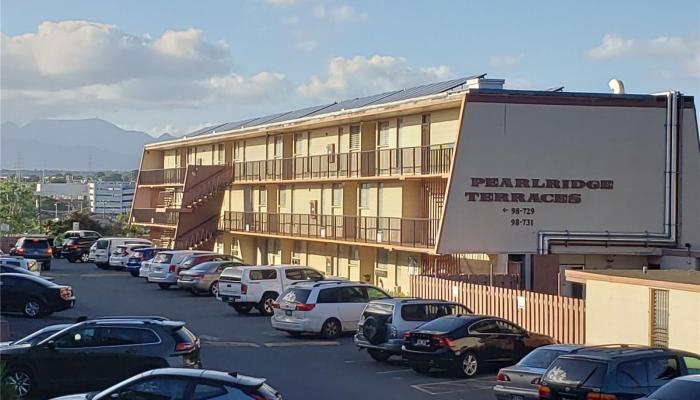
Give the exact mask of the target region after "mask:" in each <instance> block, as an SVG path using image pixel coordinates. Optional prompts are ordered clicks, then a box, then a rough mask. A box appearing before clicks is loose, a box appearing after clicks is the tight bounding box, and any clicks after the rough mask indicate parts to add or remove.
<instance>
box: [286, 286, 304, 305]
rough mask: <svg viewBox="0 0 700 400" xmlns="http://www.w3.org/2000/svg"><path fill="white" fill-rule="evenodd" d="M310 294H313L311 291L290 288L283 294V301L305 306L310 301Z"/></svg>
mask: <svg viewBox="0 0 700 400" xmlns="http://www.w3.org/2000/svg"><path fill="white" fill-rule="evenodd" d="M309 294H311V290H309V289H299V288H289V289H287V291H286V292H284V293H283V294H282V301H286V302H287V303H302V304H303V303H306V300H308V299H309Z"/></svg>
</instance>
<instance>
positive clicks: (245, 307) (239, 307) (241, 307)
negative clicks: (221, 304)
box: [229, 303, 253, 314]
mask: <svg viewBox="0 0 700 400" xmlns="http://www.w3.org/2000/svg"><path fill="white" fill-rule="evenodd" d="M229 305H230V306H231V307H233V309H234V310H236V312H237V313H239V314H248V313H249V312H250V310H252V309H253V306H251V305H250V304H240V303H229Z"/></svg>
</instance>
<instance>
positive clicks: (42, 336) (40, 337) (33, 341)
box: [13, 325, 68, 346]
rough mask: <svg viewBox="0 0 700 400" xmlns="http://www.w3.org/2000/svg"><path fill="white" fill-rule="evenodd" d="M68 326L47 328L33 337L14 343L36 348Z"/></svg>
mask: <svg viewBox="0 0 700 400" xmlns="http://www.w3.org/2000/svg"><path fill="white" fill-rule="evenodd" d="M67 326H68V325H65V326H59V327H51V328H45V329H43V330H40V331H37V332H34V333H32V334H31V335H28V336H25V337H23V338H22V339H20V340H18V341H16V342H14V343H13V344H30V345H32V346H34V345H35V344H37V343H39V342H41V341H42V340H44V339H46V338H47V337H49V336H51V335H53V334H54V333H56V332H58V331H60V330H61V329H63V328H65V327H67Z"/></svg>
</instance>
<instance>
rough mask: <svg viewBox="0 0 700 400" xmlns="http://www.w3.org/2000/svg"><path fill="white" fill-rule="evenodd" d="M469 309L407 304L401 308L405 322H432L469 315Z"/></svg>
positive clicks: (446, 305) (442, 305)
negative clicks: (443, 318) (453, 316)
mask: <svg viewBox="0 0 700 400" xmlns="http://www.w3.org/2000/svg"><path fill="white" fill-rule="evenodd" d="M466 311H467V309H466V308H464V307H462V306H456V305H453V304H407V305H404V306H403V307H402V308H401V318H403V319H404V320H405V321H432V320H434V319H436V318H440V317H444V316H446V315H458V314H467V312H466Z"/></svg>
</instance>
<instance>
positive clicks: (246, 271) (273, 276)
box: [218, 265, 323, 315]
mask: <svg viewBox="0 0 700 400" xmlns="http://www.w3.org/2000/svg"><path fill="white" fill-rule="evenodd" d="M322 279H323V274H321V273H320V272H318V271H317V270H315V269H313V268H309V267H303V266H299V265H258V266H245V267H243V266H242V267H229V268H226V269H225V270H224V271H223V272H222V273H221V276H220V277H219V295H218V298H219V300H221V301H223V302H225V303H228V304H229V305H230V306H231V307H233V308H235V309H236V311H237V312H238V313H239V314H248V313H249V312H250V310H251V309H252V308H253V307H256V308H257V309H258V311H259V312H260V314H263V315H272V313H273V311H274V309H273V308H272V303H274V301H275V299H276V298H277V297H278V296H279V295H280V293H282V292H284V290H285V289H287V287H289V286H290V285H292V284H294V283H296V282H303V281H320V280H322Z"/></svg>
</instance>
